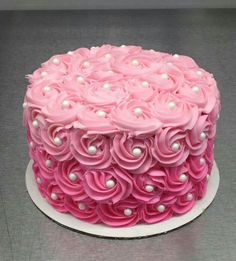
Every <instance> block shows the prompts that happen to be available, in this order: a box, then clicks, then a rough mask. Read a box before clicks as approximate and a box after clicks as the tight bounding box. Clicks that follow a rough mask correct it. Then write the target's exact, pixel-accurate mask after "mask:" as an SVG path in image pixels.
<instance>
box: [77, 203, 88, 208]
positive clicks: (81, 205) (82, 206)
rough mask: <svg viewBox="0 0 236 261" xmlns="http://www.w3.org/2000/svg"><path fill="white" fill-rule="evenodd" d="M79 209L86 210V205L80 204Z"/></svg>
mask: <svg viewBox="0 0 236 261" xmlns="http://www.w3.org/2000/svg"><path fill="white" fill-rule="evenodd" d="M78 208H79V209H80V210H85V208H86V206H85V204H84V203H81V202H80V203H79V204H78Z"/></svg>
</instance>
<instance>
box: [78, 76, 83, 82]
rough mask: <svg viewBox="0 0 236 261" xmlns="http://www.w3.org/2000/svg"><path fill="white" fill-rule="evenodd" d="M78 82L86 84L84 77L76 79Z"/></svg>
mask: <svg viewBox="0 0 236 261" xmlns="http://www.w3.org/2000/svg"><path fill="white" fill-rule="evenodd" d="M76 81H77V82H78V83H82V82H84V78H83V77H82V76H78V77H77V78H76Z"/></svg>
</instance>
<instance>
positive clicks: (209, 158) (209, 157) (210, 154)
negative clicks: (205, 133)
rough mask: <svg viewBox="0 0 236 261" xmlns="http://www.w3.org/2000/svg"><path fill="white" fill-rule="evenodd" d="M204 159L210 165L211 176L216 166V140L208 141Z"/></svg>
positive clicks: (209, 172)
mask: <svg viewBox="0 0 236 261" xmlns="http://www.w3.org/2000/svg"><path fill="white" fill-rule="evenodd" d="M204 157H205V160H206V163H207V165H208V174H209V175H210V174H211V170H212V167H213V164H214V139H209V140H208V142H207V149H206V151H205V155H204Z"/></svg>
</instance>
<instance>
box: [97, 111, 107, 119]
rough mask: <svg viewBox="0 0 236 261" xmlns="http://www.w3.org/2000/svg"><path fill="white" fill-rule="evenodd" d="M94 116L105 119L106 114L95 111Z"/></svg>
mask: <svg viewBox="0 0 236 261" xmlns="http://www.w3.org/2000/svg"><path fill="white" fill-rule="evenodd" d="M96 115H97V116H98V117H99V118H105V117H106V112H105V111H102V110H98V111H96Z"/></svg>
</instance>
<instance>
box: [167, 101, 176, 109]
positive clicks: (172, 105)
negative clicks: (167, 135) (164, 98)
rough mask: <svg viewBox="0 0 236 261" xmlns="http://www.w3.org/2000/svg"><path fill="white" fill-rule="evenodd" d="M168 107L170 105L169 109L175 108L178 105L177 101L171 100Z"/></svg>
mask: <svg viewBox="0 0 236 261" xmlns="http://www.w3.org/2000/svg"><path fill="white" fill-rule="evenodd" d="M168 107H169V109H171V110H172V109H174V108H175V107H176V104H175V102H169V103H168Z"/></svg>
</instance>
